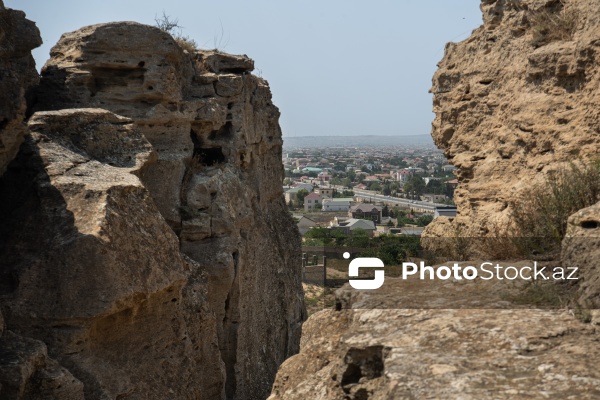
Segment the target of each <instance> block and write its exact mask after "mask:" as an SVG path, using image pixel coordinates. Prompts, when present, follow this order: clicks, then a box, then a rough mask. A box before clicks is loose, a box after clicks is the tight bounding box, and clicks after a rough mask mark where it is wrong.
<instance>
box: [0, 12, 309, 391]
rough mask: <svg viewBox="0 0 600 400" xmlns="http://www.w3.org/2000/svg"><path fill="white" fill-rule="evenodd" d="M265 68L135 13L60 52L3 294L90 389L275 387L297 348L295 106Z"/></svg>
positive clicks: (15, 202)
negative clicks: (284, 114) (292, 180)
mask: <svg viewBox="0 0 600 400" xmlns="http://www.w3.org/2000/svg"><path fill="white" fill-rule="evenodd" d="M252 69H253V62H252V60H250V59H249V58H247V57H246V56H231V55H227V54H223V53H219V52H198V53H195V54H189V53H187V52H185V51H183V50H182V49H181V48H180V47H179V46H178V45H177V44H176V42H175V41H174V40H173V38H172V37H171V36H170V35H168V34H166V33H164V32H162V31H161V30H159V29H157V28H153V27H149V26H145V25H141V24H137V23H132V22H123V23H111V24H103V25H95V26H90V27H85V28H82V29H81V30H79V31H76V32H72V33H68V34H65V35H63V37H62V38H61V39H60V41H59V42H58V44H57V45H56V46H55V47H54V48H53V49H52V52H51V59H50V60H49V61H48V63H47V64H46V65H45V67H44V68H43V70H42V80H41V84H40V86H39V88H38V90H37V93H36V94H37V103H36V104H35V106H34V109H33V110H34V111H36V113H35V114H34V115H33V116H32V117H31V119H30V121H29V126H30V129H31V131H32V133H31V136H30V137H29V138H28V139H27V141H26V143H25V145H24V146H23V148H22V150H21V152H20V155H19V157H18V158H17V160H15V162H14V163H13V164H12V165H11V167H10V169H9V171H8V173H7V174H6V175H5V177H4V179H3V182H2V185H3V186H2V193H3V195H4V194H8V195H10V201H9V202H7V203H6V204H5V205H4V206H3V209H2V213H3V216H2V217H3V218H4V219H6V220H7V221H9V222H10V223H8V224H6V225H5V226H3V227H2V229H1V231H2V236H3V238H5V240H3V243H2V245H0V246H2V247H3V248H2V250H3V251H2V254H3V255H4V254H7V255H8V256H7V258H6V259H7V263H6V264H5V265H4V266H3V267H2V271H1V273H2V274H3V276H4V277H7V279H4V280H3V282H7V283H8V284H6V285H4V286H5V287H4V288H3V289H2V292H1V293H0V294H1V295H2V306H3V308H4V309H5V310H8V312H7V313H5V315H4V316H5V319H6V323H7V325H8V326H9V327H10V328H11V329H12V330H14V331H15V332H17V333H19V334H22V335H26V336H29V337H32V338H35V339H37V340H41V341H43V342H44V343H46V344H47V346H48V352H49V354H50V355H51V356H52V357H53V358H54V359H56V360H57V361H58V362H59V363H60V365H62V366H64V367H65V368H67V369H68V370H69V371H70V373H72V374H73V376H74V377H75V378H76V379H78V380H79V381H80V382H81V383H82V386H83V392H84V394H85V398H125V397H127V398H144V399H146V398H148V399H152V398H156V399H164V398H199V399H214V398H228V399H234V398H240V399H261V398H265V397H266V396H267V395H268V392H269V391H270V388H271V385H272V382H273V379H274V375H275V373H276V371H277V368H278V366H279V364H280V363H281V362H283V360H285V359H286V358H287V357H289V356H290V355H292V354H294V353H295V352H296V351H297V350H298V346H299V337H300V328H301V323H302V321H303V319H304V314H305V312H304V309H303V305H302V289H301V282H300V273H299V272H300V271H299V266H300V260H299V255H300V250H299V243H300V242H299V235H298V233H297V230H296V229H295V225H294V224H293V221H292V220H291V217H290V216H289V214H288V212H287V210H286V207H285V203H284V200H283V196H282V189H281V181H282V178H283V168H282V165H281V145H282V140H281V131H280V128H279V125H278V123H277V120H278V117H279V112H278V110H277V108H276V107H275V106H274V105H273V104H272V102H271V95H270V90H269V87H268V84H267V83H266V81H264V80H263V79H260V78H258V77H256V76H254V75H252V74H251V70H252ZM38 225H39V226H38ZM10 249H19V251H18V252H15V251H12V254H11V251H10Z"/></svg>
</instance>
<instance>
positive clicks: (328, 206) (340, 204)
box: [323, 197, 354, 212]
mask: <svg viewBox="0 0 600 400" xmlns="http://www.w3.org/2000/svg"><path fill="white" fill-rule="evenodd" d="M353 204H354V199H353V198H352V197H347V198H338V199H323V211H343V212H347V211H348V210H349V209H350V207H352V205H353Z"/></svg>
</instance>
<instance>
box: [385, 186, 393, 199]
mask: <svg viewBox="0 0 600 400" xmlns="http://www.w3.org/2000/svg"><path fill="white" fill-rule="evenodd" d="M383 194H384V196H389V195H390V194H392V189H391V188H390V186H389V185H385V187H384V188H383Z"/></svg>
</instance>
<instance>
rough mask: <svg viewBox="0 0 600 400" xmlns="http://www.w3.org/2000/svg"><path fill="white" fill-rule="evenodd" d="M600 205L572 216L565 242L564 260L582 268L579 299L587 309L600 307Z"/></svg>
mask: <svg viewBox="0 0 600 400" xmlns="http://www.w3.org/2000/svg"><path fill="white" fill-rule="evenodd" d="M599 260H600V203H597V204H595V205H593V206H591V207H588V208H584V209H583V210H579V211H578V212H576V213H575V214H573V215H571V217H569V221H568V228H567V236H566V237H565V238H564V239H563V242H562V254H561V261H562V263H563V265H564V266H565V267H571V268H572V267H575V268H579V271H580V276H581V282H579V288H578V289H579V296H578V298H577V301H578V303H579V306H580V307H582V308H584V309H590V308H594V309H599V308H600V263H599Z"/></svg>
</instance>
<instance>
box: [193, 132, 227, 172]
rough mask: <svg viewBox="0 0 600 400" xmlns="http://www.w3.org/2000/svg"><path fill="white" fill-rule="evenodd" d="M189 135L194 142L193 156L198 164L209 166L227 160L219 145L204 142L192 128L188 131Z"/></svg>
mask: <svg viewBox="0 0 600 400" xmlns="http://www.w3.org/2000/svg"><path fill="white" fill-rule="evenodd" d="M190 137H191V138H192V142H193V143H194V153H193V158H194V160H196V162H197V163H198V164H199V165H204V166H208V167H211V166H214V165H218V164H224V163H225V162H227V158H226V157H225V154H223V149H222V147H221V146H215V145H212V146H211V145H210V144H209V143H205V141H204V140H202V138H201V137H199V136H198V135H197V134H196V132H194V130H193V129H192V131H191V132H190Z"/></svg>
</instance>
